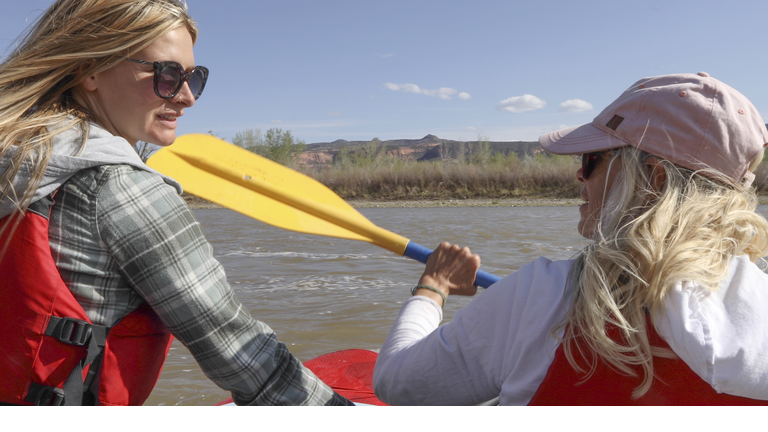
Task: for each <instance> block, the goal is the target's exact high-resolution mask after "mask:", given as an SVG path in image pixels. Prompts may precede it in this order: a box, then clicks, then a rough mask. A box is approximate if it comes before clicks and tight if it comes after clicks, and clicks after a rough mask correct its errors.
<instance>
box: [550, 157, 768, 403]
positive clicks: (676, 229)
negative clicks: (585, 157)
mask: <svg viewBox="0 0 768 432" xmlns="http://www.w3.org/2000/svg"><path fill="white" fill-rule="evenodd" d="M650 156H651V155H649V154H647V153H645V152H643V151H641V150H638V149H637V148H634V147H623V148H620V149H616V150H614V152H613V157H612V159H611V160H610V167H609V169H615V166H616V164H621V168H622V170H621V171H620V172H619V173H617V175H616V179H615V181H614V184H613V187H612V188H611V190H610V192H608V194H607V196H606V197H605V199H604V205H603V209H604V210H603V211H602V213H601V215H600V216H599V219H598V221H597V228H596V230H595V235H594V239H593V240H594V243H592V244H591V245H590V246H588V247H587V248H586V249H585V250H584V251H583V252H582V253H581V254H580V255H579V257H578V258H577V260H576V263H575V264H574V266H573V267H572V269H571V274H570V275H569V281H570V283H571V284H572V286H573V287H575V291H574V292H575V295H574V297H573V300H572V304H571V308H570V309H569V311H568V314H567V316H566V318H565V320H564V322H563V323H561V324H560V325H559V326H557V327H556V328H555V329H553V331H555V332H557V333H559V332H560V331H562V330H563V329H564V331H565V333H564V335H563V338H562V339H563V343H564V349H565V354H566V356H567V358H568V361H569V363H570V364H571V366H573V367H574V368H575V369H576V370H577V371H580V372H587V373H586V377H585V379H588V378H589V377H590V376H591V375H592V373H594V371H595V368H596V365H597V361H598V359H600V358H601V359H603V360H604V361H606V362H607V363H608V364H609V366H611V367H613V368H615V369H616V370H618V371H620V372H621V373H624V374H628V375H632V376H635V375H636V374H635V372H634V371H633V369H632V366H637V365H639V366H641V367H642V370H643V379H642V382H641V384H640V385H639V386H638V387H637V388H636V389H635V390H634V392H633V397H635V398H638V397H640V396H642V395H644V394H645V393H646V392H648V390H649V389H650V387H651V383H652V381H653V358H654V356H661V357H674V354H673V353H672V352H671V351H669V350H662V349H659V348H654V347H652V346H651V345H650V343H649V340H648V332H647V330H648V329H647V328H646V327H647V323H648V321H647V320H646V315H647V314H650V315H651V316H655V314H658V313H660V312H663V308H664V297H665V295H666V293H667V292H668V290H669V289H670V288H671V287H672V286H673V285H675V284H676V283H678V282H681V281H695V282H697V283H698V284H700V285H701V286H703V287H706V288H708V289H710V290H713V291H714V290H717V289H718V286H719V283H720V282H721V281H722V280H723V279H724V278H725V277H726V275H727V273H728V268H729V264H730V261H731V258H732V257H735V256H739V255H749V257H750V259H751V260H752V261H753V262H754V261H756V260H758V259H759V258H760V257H761V256H762V255H763V254H765V253H766V250H768V222H766V220H765V218H763V217H762V216H760V215H759V214H757V213H756V212H755V207H756V206H757V198H756V196H755V193H754V189H747V188H744V187H742V186H741V185H739V184H736V183H735V182H734V181H733V180H730V179H728V178H726V177H724V176H723V175H722V174H720V173H718V172H717V171H714V170H704V171H697V172H692V171H690V170H687V169H684V168H681V167H679V166H677V165H675V164H673V163H671V162H669V161H666V160H661V161H660V164H659V165H657V168H656V169H663V170H664V173H665V175H666V180H665V182H664V186H663V187H662V190H661V191H655V190H654V189H653V188H652V187H651V185H652V184H653V183H652V177H653V173H652V172H649V166H650V165H649V164H646V163H645V162H646V160H647V159H648V158H649V157H650ZM762 158H763V152H761V153H760V154H759V155H758V156H757V157H756V158H755V160H754V161H753V162H752V166H751V167H750V170H754V169H755V168H756V166H757V164H759V162H760V161H762ZM606 178H607V176H606ZM606 186H608V185H606ZM606 190H608V188H607V187H606ZM609 326H613V327H615V328H616V329H617V330H618V331H619V332H620V334H621V336H622V339H623V340H622V341H616V340H614V339H612V338H611V337H610V336H609V335H608V333H607V327H609ZM584 352H591V353H594V354H596V355H591V356H589V355H588V356H585V355H584ZM577 353H578V354H579V358H580V359H582V360H583V359H585V358H587V359H590V360H589V361H588V364H587V365H586V366H587V368H586V369H585V368H584V367H583V362H580V361H577V360H576V354H577Z"/></svg>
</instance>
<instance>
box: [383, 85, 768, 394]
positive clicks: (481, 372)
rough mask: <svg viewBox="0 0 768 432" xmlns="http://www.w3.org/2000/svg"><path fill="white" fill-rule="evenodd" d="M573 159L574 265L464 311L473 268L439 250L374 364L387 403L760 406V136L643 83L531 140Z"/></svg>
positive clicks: (698, 88)
mask: <svg viewBox="0 0 768 432" xmlns="http://www.w3.org/2000/svg"><path fill="white" fill-rule="evenodd" d="M539 141H540V143H541V145H542V146H543V147H544V148H545V149H546V150H548V151H550V152H552V153H556V154H581V155H582V168H581V169H579V170H578V171H577V172H576V176H577V178H578V180H579V181H580V182H581V183H582V184H583V188H582V190H581V197H582V198H583V199H584V200H585V201H586V202H585V203H584V204H583V205H582V206H581V207H580V209H579V210H580V212H581V220H580V221H579V224H578V230H579V233H580V234H581V235H583V236H584V237H586V238H588V239H590V240H592V241H593V243H591V244H590V245H589V246H588V247H587V248H585V249H584V250H583V251H581V252H580V253H579V254H578V256H576V257H575V259H572V260H568V261H550V260H548V259H546V258H538V259H536V260H535V261H533V262H531V263H529V264H526V265H524V266H522V267H521V268H520V270H519V271H517V272H515V273H513V274H511V275H509V276H507V277H506V278H504V279H502V280H501V281H500V282H498V283H496V284H495V285H493V286H492V287H491V288H489V289H488V290H487V291H485V292H484V293H483V294H482V295H480V296H479V297H478V298H476V299H475V300H474V301H472V302H471V303H470V304H469V305H468V306H466V307H465V308H463V309H462V310H460V311H459V312H458V313H457V314H456V316H455V319H454V320H453V321H452V322H450V323H447V324H445V325H443V326H441V327H439V328H438V325H439V323H440V321H441V319H442V313H441V305H442V304H443V303H444V301H445V297H447V296H448V295H449V294H459V295H473V294H474V293H475V291H476V288H475V287H474V286H472V282H473V280H474V274H475V271H476V270H477V268H478V266H479V264H480V259H479V257H478V256H477V255H473V254H472V253H471V252H470V251H469V249H467V248H463V249H460V248H459V247H458V246H455V245H453V246H452V245H449V244H446V243H444V244H442V245H440V247H439V248H438V249H437V250H436V252H435V253H433V255H432V256H431V257H430V260H429V262H428V264H427V268H426V270H425V272H424V274H423V275H422V277H421V279H420V281H419V286H417V289H415V290H414V294H415V295H414V296H413V297H412V298H411V299H409V300H408V301H406V302H405V303H404V304H403V307H402V309H401V312H400V315H399V316H398V318H397V321H396V323H395V325H394V327H393V328H392V330H391V331H390V333H389V336H388V338H387V341H386V342H385V344H384V346H383V347H382V349H381V353H380V355H379V359H378V362H377V364H376V370H375V372H374V387H375V391H376V394H377V396H378V397H379V398H381V399H382V400H383V401H385V402H387V403H390V404H405V405H411V404H437V405H459V404H464V405H468V404H478V403H482V402H483V401H487V400H490V399H493V398H496V397H498V398H499V403H500V404H502V405H525V404H557V405H572V404H581V405H609V404H645V405H649V404H650V405H661V404H678V405H719V404H739V405H741V404H762V403H766V401H768V314H767V313H765V311H766V310H768V275H766V274H765V273H763V271H762V270H761V269H762V268H765V263H764V262H763V260H762V259H761V258H760V257H761V256H763V255H765V254H766V253H767V252H768V222H766V220H765V219H764V218H763V217H762V216H760V215H758V214H757V213H756V212H755V207H756V204H757V200H756V197H755V192H754V188H751V187H750V186H751V183H752V180H753V179H754V175H753V174H752V171H754V169H755V168H756V166H757V164H758V163H759V162H760V161H761V160H762V159H763V152H764V147H765V145H766V143H768V130H766V127H765V123H764V121H763V119H762V118H761V117H760V115H759V113H758V112H757V110H756V109H755V107H754V106H753V105H752V103H750V102H749V101H748V100H747V99H746V98H745V97H744V96H743V95H742V94H741V93H739V92H737V91H736V90H734V89H732V88H731V87H729V86H727V85H725V84H723V83H722V82H720V81H718V80H716V79H714V78H711V77H709V76H708V75H707V74H705V73H699V74H697V75H693V74H679V75H666V76H658V77H652V78H644V79H642V80H640V81H638V82H637V83H635V84H634V85H633V86H632V87H630V88H629V89H628V90H627V91H625V92H624V93H623V94H622V95H621V96H620V97H619V98H618V99H617V100H616V101H614V102H613V103H612V104H611V105H610V106H608V107H607V108H606V109H605V110H604V111H603V112H602V113H600V115H598V116H597V117H596V118H595V120H594V121H593V122H592V123H589V124H585V125H582V126H579V127H576V128H571V129H566V130H561V131H557V132H553V133H550V134H547V135H543V136H542V137H540V138H539Z"/></svg>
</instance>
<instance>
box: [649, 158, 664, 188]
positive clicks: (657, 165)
mask: <svg viewBox="0 0 768 432" xmlns="http://www.w3.org/2000/svg"><path fill="white" fill-rule="evenodd" d="M645 169H646V170H648V171H647V172H648V173H649V174H650V177H651V178H650V181H651V188H653V190H654V191H656V192H661V190H662V189H663V188H664V182H666V181H667V172H666V171H665V170H664V166H663V165H662V164H661V161H660V160H659V159H657V158H656V157H654V156H651V157H649V158H648V159H646V160H645Z"/></svg>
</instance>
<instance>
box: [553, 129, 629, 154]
mask: <svg viewBox="0 0 768 432" xmlns="http://www.w3.org/2000/svg"><path fill="white" fill-rule="evenodd" d="M539 144H541V146H542V147H544V150H546V151H548V152H550V153H555V154H562V155H568V154H581V153H591V152H596V151H600V150H608V149H612V148H618V147H624V146H627V145H629V143H627V142H624V141H622V140H620V139H619V138H616V137H615V136H613V135H611V134H609V133H608V132H606V131H604V130H602V129H599V128H597V127H595V125H593V124H592V123H587V124H583V125H581V126H576V127H572V128H568V129H561V130H558V131H554V132H550V133H548V134H544V135H542V136H540V137H539Z"/></svg>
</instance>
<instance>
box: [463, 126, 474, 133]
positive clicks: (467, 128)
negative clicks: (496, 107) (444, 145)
mask: <svg viewBox="0 0 768 432" xmlns="http://www.w3.org/2000/svg"><path fill="white" fill-rule="evenodd" d="M464 130H467V131H470V132H477V128H476V127H474V126H467V127H465V128H464Z"/></svg>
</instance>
